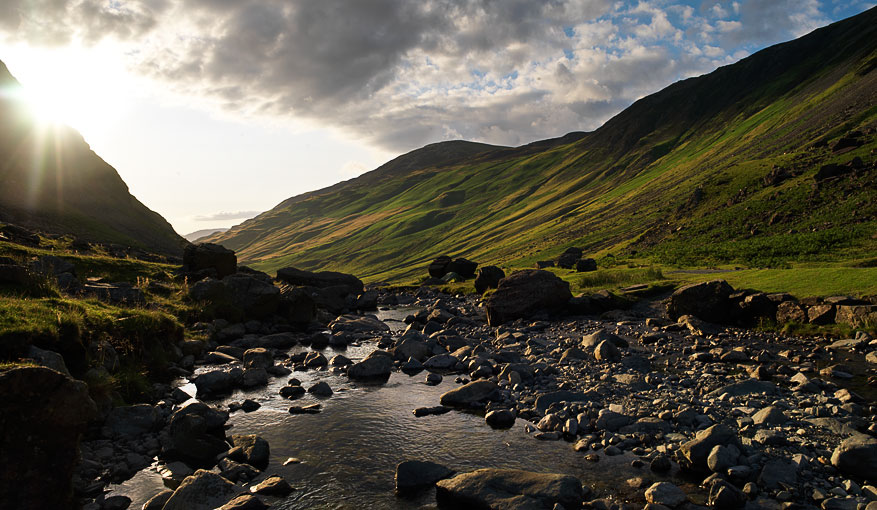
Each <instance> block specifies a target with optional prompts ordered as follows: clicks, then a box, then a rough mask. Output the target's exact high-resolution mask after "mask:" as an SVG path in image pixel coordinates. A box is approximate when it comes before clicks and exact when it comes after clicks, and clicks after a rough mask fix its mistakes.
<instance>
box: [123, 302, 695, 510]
mask: <svg viewBox="0 0 877 510" xmlns="http://www.w3.org/2000/svg"><path fill="white" fill-rule="evenodd" d="M405 313H407V311H404V310H403V311H399V310H397V311H393V312H391V313H387V312H384V313H381V314H380V315H379V318H381V319H382V320H385V321H388V324H390V326H391V328H393V329H398V328H399V327H400V323H398V322H393V319H397V318H398V316H399V315H402V316H404V314H405ZM374 348H375V345H374V343H371V342H369V343H364V344H363V345H360V346H350V347H348V348H347V349H346V350H344V351H340V353H342V354H344V355H345V356H347V357H349V358H351V359H352V360H354V361H357V360H360V359H362V358H364V357H365V356H366V355H368V353H369V352H371V351H372V350H374ZM301 350H307V348H304V347H297V348H295V349H293V350H292V351H291V352H300V351H301ZM324 354H325V355H326V356H327V357H331V356H332V355H334V354H335V352H333V350H332V349H331V348H327V349H326V350H325V352H324ZM425 376H426V372H421V373H420V374H418V375H415V376H413V377H409V376H408V375H405V374H402V373H400V372H394V373H393V374H392V376H391V377H390V379H389V380H388V381H387V382H386V383H383V384H375V383H369V384H365V383H359V382H353V381H349V380H348V379H347V377H345V376H343V375H342V376H339V375H334V374H332V373H331V372H329V371H313V370H309V371H307V372H294V373H293V374H292V375H291V376H290V377H296V378H298V379H299V380H301V382H302V386H304V387H305V388H307V387H310V386H311V385H312V384H314V383H316V382H318V381H326V382H327V383H328V384H329V386H330V387H331V388H332V389H333V391H334V392H335V393H334V394H333V395H332V396H331V397H328V398H324V399H319V398H316V397H313V396H312V395H309V394H308V395H306V396H304V397H302V398H300V399H298V400H296V401H289V400H286V399H284V398H282V397H281V396H280V395H279V394H278V390H279V389H280V387H282V386H284V385H285V384H286V381H287V380H288V377H281V378H274V379H272V380H271V381H270V384H269V386H268V387H266V388H261V389H259V390H256V391H248V392H246V393H245V392H242V391H238V392H236V393H235V394H233V395H230V396H228V397H226V398H223V399H221V400H217V401H207V402H208V403H210V404H220V405H222V406H225V405H226V404H228V403H229V402H231V401H235V400H237V401H241V400H243V399H244V398H251V399H254V400H256V401H257V402H259V403H260V404H261V405H262V407H261V408H260V409H258V410H257V411H255V412H252V413H244V412H243V411H237V412H235V413H233V414H232V415H231V419H230V420H229V423H230V424H231V425H232V428H231V429H230V430H229V433H230V434H258V435H260V436H261V437H263V438H264V439H265V440H267V441H268V443H269V445H270V448H271V460H270V464H269V466H268V468H267V469H266V470H265V471H264V473H265V474H266V475H272V474H278V475H281V476H283V477H284V478H285V479H286V480H287V481H288V482H289V483H290V484H291V485H292V486H293V487H295V488H296V490H295V492H293V493H292V494H291V495H290V496H288V497H286V498H284V499H282V500H276V501H274V502H273V504H272V508H283V509H300V508H326V509H364V508H388V509H410V508H430V507H434V506H435V490H434V489H432V490H429V491H424V492H422V493H420V494H417V495H414V496H407V497H400V496H396V495H395V494H394V473H395V468H396V465H397V464H398V463H399V462H402V461H404V460H409V459H412V460H428V461H432V462H437V463H439V464H443V465H445V466H448V467H449V468H451V469H455V470H457V471H460V472H464V471H470V470H473V469H478V468H484V467H499V468H517V469H526V470H530V471H542V472H554V473H564V474H571V475H574V476H576V477H578V478H579V479H580V480H582V482H583V484H584V485H586V486H589V487H591V488H593V489H595V490H596V492H597V493H598V494H601V493H602V494H615V495H621V496H622V497H623V496H630V497H634V495H635V493H636V492H637V491H636V490H634V489H630V488H628V486H627V485H626V483H625V480H627V479H628V478H631V477H634V476H641V477H647V478H649V479H650V480H654V481H658V480H661V479H665V478H662V477H660V476H657V475H656V473H652V472H649V470H648V468H647V467H646V468H639V469H637V468H633V467H631V466H630V462H631V460H633V459H634V458H635V457H633V456H632V455H631V454H624V455H619V456H615V457H607V456H606V455H604V454H602V453H599V456H600V460H599V462H590V461H587V460H585V454H584V453H580V452H575V451H574V450H573V449H572V444H571V443H568V442H565V441H547V442H546V441H538V440H536V439H533V437H532V436H530V435H528V434H527V433H526V432H525V431H524V426H525V425H526V423H527V422H525V421H523V420H518V421H517V423H516V424H515V426H514V427H512V428H511V429H508V430H494V429H491V428H490V427H488V426H487V425H486V424H485V422H484V418H483V417H482V416H479V415H476V414H471V413H465V412H458V411H452V412H450V413H447V414H444V415H440V416H426V417H421V418H416V417H415V416H414V414H413V413H412V410H413V409H415V408H417V407H427V406H435V405H438V403H439V396H440V395H441V394H442V393H444V392H446V391H448V390H451V389H453V388H455V387H457V386H458V385H457V384H456V383H455V382H454V379H455V377H454V376H446V377H445V378H444V381H443V382H442V383H441V384H439V385H437V386H428V385H426V384H425V383H424V379H425ZM182 387H183V389H184V390H187V391H189V390H191V393H194V385H186V386H182ZM311 403H320V404H321V406H322V412H321V413H319V414H313V415H291V414H289V412H288V409H289V407H290V405H299V406H300V405H307V404H311ZM290 457H294V458H297V459H299V460H300V461H301V462H300V463H297V464H289V465H286V466H284V465H283V464H284V461H286V460H287V459H288V458H290ZM260 479H261V478H260ZM676 483H681V482H680V481H679V480H676ZM163 488H164V487H163V485H162V479H161V477H160V476H159V475H158V474H157V472H156V470H155V468H148V469H146V470H144V471H142V472H140V473H139V474H138V475H137V476H135V477H134V478H132V479H131V480H128V481H127V482H125V483H123V484H121V485H117V486H113V487H111V490H112V492H113V494H124V495H127V496H128V497H130V498H131V499H132V500H133V501H132V505H131V508H140V505H142V504H143V503H144V502H145V501H146V500H147V499H149V498H150V497H152V496H153V495H155V494H156V493H158V492H160V491H161V490H162V489H163ZM641 491H642V489H639V492H640V493H641ZM265 499H266V501H269V500H270V499H271V498H265Z"/></svg>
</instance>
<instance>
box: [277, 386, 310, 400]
mask: <svg viewBox="0 0 877 510" xmlns="http://www.w3.org/2000/svg"><path fill="white" fill-rule="evenodd" d="M304 394H305V389H304V388H302V387H301V386H284V387H282V388H280V396H281V397H284V398H288V399H290V400H293V399H296V398H299V397H303V396H304Z"/></svg>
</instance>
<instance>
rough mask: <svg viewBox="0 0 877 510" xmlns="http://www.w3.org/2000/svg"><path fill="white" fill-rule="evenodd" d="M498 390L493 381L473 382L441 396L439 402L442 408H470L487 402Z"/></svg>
mask: <svg viewBox="0 0 877 510" xmlns="http://www.w3.org/2000/svg"><path fill="white" fill-rule="evenodd" d="M498 390H499V387H498V386H497V385H496V383H494V382H493V381H485V380H481V381H473V382H470V383H469V384H465V385H463V386H460V387H459V388H454V389H453V390H451V391H448V392H446V393H444V394H442V396H441V400H440V402H441V404H442V405H443V406H452V407H471V406H472V405H474V404H478V403H481V402H485V401H487V400H489V399H490V398H491V397H493V395H495V394H496V392H497V391H498Z"/></svg>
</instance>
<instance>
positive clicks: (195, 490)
mask: <svg viewBox="0 0 877 510" xmlns="http://www.w3.org/2000/svg"><path fill="white" fill-rule="evenodd" d="M236 493H237V487H235V484H233V483H231V482H230V481H228V480H226V479H225V478H223V477H222V476H220V475H217V474H216V473H211V472H210V471H205V470H203V469H199V470H198V471H195V474H194V475H192V476H190V477H187V478H186V479H185V480H183V483H181V484H180V486H179V487H177V489H176V490H175V491H174V493H173V494H172V495H171V497H170V498H169V499H168V500H167V503H165V504H164V508H163V510H213V509H214V508H216V507H219V506H222V505H224V504H225V503H227V502H228V501H229V500H230V499H231V498H232V497H234V495H235V494H236Z"/></svg>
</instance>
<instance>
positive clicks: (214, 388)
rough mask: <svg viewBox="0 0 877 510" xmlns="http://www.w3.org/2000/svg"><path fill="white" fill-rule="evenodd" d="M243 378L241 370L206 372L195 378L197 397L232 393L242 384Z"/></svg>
mask: <svg viewBox="0 0 877 510" xmlns="http://www.w3.org/2000/svg"><path fill="white" fill-rule="evenodd" d="M243 376H244V372H243V370H241V369H240V368H233V369H231V370H229V371H225V370H212V371H210V372H204V373H203V374H201V375H199V376H198V377H196V378H195V388H196V395H197V397H198V398H204V397H212V396H216V395H222V394H225V393H231V392H232V390H234V389H235V388H236V387H237V386H238V385H239V384H240V383H241V380H242V379H243Z"/></svg>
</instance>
